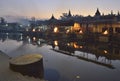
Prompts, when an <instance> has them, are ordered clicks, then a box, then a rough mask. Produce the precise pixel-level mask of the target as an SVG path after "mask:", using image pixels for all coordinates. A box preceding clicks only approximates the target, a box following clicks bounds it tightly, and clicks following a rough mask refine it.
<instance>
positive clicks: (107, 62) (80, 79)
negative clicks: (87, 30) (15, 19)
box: [0, 34, 120, 81]
mask: <svg viewBox="0 0 120 81" xmlns="http://www.w3.org/2000/svg"><path fill="white" fill-rule="evenodd" d="M46 41H47V42H46ZM0 50H1V51H2V52H4V53H6V54H7V55H8V56H10V57H12V58H14V57H17V56H20V55H24V54H41V55H43V64H44V79H45V80H46V81H119V80H120V77H119V75H120V49H119V47H113V46H112V47H110V46H107V45H104V44H102V45H101V44H100V45H92V44H89V45H86V44H80V43H78V42H73V41H72V42H68V41H67V42H66V41H64V42H63V41H59V40H54V41H48V40H43V39H41V38H36V37H29V36H27V37H22V35H19V36H16V35H14V36H13V35H12V36H11V35H7V34H6V35H1V37H0Z"/></svg>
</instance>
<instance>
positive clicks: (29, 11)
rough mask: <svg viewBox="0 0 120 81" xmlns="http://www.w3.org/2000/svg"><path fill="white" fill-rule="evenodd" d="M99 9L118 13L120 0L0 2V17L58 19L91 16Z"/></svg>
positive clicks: (19, 0)
mask: <svg viewBox="0 0 120 81" xmlns="http://www.w3.org/2000/svg"><path fill="white" fill-rule="evenodd" d="M97 8H99V10H100V12H101V13H104V14H109V13H111V10H113V13H115V14H117V12H118V11H120V0H0V17H1V16H6V15H7V16H24V17H35V18H41V19H49V18H50V17H51V15H52V14H53V15H54V16H55V17H56V18H60V16H61V15H62V13H68V11H69V10H70V11H71V13H72V15H76V14H78V15H83V16H88V15H91V16H93V15H94V14H95V12H96V10H97Z"/></svg>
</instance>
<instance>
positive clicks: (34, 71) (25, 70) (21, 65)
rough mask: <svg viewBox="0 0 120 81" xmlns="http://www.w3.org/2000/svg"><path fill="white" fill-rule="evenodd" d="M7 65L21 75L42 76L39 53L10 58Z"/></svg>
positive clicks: (41, 63)
mask: <svg viewBox="0 0 120 81" xmlns="http://www.w3.org/2000/svg"><path fill="white" fill-rule="evenodd" d="M9 67H10V69H11V70H13V71H15V72H19V73H21V74H23V75H28V76H34V77H39V78H43V75H44V71H43V57H42V55H40V54H28V55H23V56H19V57H16V58H12V59H11V60H10V61H9Z"/></svg>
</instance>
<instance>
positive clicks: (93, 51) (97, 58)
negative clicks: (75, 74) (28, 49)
mask: <svg viewBox="0 0 120 81" xmlns="http://www.w3.org/2000/svg"><path fill="white" fill-rule="evenodd" d="M55 41H56V40H55ZM55 41H53V43H54V44H51V45H52V47H53V48H54V51H56V52H60V53H62V54H67V55H71V56H74V57H77V58H78V59H81V60H84V61H88V62H92V63H95V64H98V65H101V66H105V67H108V68H111V69H114V68H115V67H114V66H113V65H112V63H111V61H112V60H120V49H119V47H114V46H113V45H109V44H94V43H93V44H85V43H81V42H73V41H72V42H70V41H64V42H63V41H60V40H59V41H57V45H56V42H55ZM56 47H57V48H56ZM81 52H82V53H81Z"/></svg>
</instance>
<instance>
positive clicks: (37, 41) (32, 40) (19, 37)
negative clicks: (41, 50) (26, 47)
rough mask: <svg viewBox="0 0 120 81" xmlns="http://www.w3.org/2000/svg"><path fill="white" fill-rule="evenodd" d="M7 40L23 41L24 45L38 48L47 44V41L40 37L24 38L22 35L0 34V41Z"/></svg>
mask: <svg viewBox="0 0 120 81" xmlns="http://www.w3.org/2000/svg"><path fill="white" fill-rule="evenodd" d="M7 39H11V40H16V41H23V43H24V44H26V43H28V44H33V45H37V46H42V45H44V43H45V40H43V39H42V38H40V37H38V36H23V35H22V34H21V33H16V34H12V33H11V34H9V33H7V34H6V33H0V40H1V41H2V42H5V41H6V40H7Z"/></svg>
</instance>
